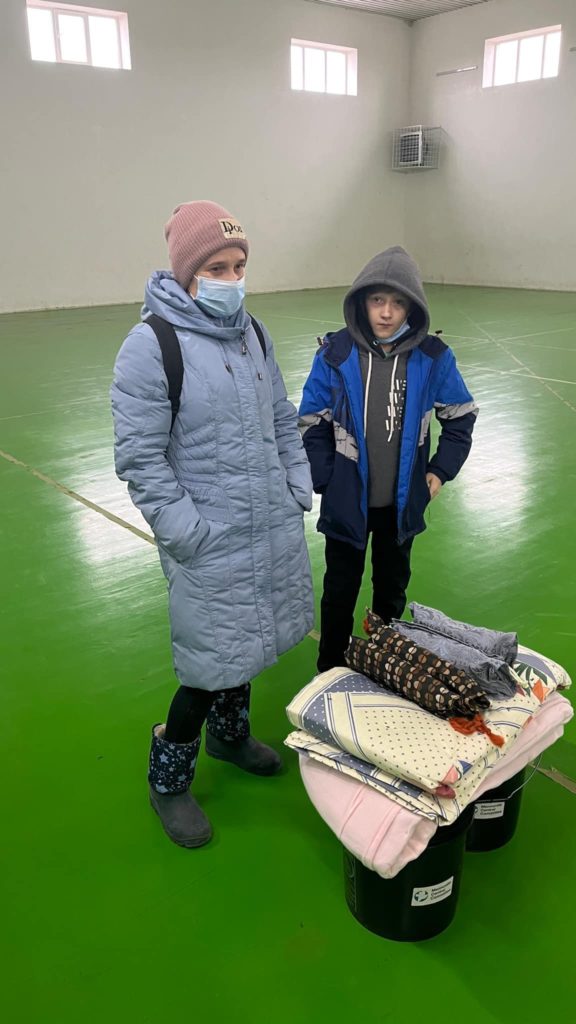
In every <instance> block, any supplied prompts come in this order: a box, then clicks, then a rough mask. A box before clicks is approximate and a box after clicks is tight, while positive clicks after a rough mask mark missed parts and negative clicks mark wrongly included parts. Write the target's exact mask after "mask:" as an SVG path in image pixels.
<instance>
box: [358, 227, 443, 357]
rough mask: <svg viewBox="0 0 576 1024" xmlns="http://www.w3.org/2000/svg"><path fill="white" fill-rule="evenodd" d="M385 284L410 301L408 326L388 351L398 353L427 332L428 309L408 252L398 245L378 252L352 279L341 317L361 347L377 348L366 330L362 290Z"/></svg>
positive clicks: (416, 343)
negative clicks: (408, 329)
mask: <svg viewBox="0 0 576 1024" xmlns="http://www.w3.org/2000/svg"><path fill="white" fill-rule="evenodd" d="M374 287H386V288H392V289H394V291H399V292H402V293H403V294H404V295H407V296H408V298H409V299H410V300H411V302H412V309H411V310H410V313H409V316H408V323H409V324H410V327H411V330H410V331H409V332H408V334H405V335H404V336H403V337H402V338H399V340H398V341H397V342H396V344H395V345H393V348H392V352H393V354H394V355H398V354H400V353H403V352H409V351H410V350H411V349H413V348H415V347H416V345H418V344H419V343H420V342H421V341H422V339H423V338H425V337H426V335H427V334H428V330H429V327H430V313H429V311H428V303H427V301H426V296H425V295H424V289H423V287H422V280H421V278H420V271H419V270H418V267H417V266H416V263H415V262H414V260H413V259H412V257H411V256H409V255H408V253H407V252H406V250H405V249H403V248H402V246H400V245H393V246H392V247H391V248H390V249H385V250H384V252H381V253H378V255H377V256H374V257H373V258H372V259H371V260H370V262H369V263H367V264H366V266H365V267H364V269H363V270H361V271H360V273H359V274H358V277H357V278H356V280H355V281H354V283H353V285H352V287H351V288H350V291H349V292H348V293H347V295H346V296H345V298H344V319H345V321H346V326H347V327H348V330H349V331H350V334H351V335H352V337H353V338H354V341H355V342H357V343H358V345H360V346H361V348H363V349H364V350H369V351H375V350H378V349H379V346H378V344H377V343H374V341H373V338H372V336H371V332H370V331H369V325H368V318H367V316H366V314H365V313H364V314H363V312H362V310H363V308H364V297H363V292H364V291H365V289H367V288H374Z"/></svg>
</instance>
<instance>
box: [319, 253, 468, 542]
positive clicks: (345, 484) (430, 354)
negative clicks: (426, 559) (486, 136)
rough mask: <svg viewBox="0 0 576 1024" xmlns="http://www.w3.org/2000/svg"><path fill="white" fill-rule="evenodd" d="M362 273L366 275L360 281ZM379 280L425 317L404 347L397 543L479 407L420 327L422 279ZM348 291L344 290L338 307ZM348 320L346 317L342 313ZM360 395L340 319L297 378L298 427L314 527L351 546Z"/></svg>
mask: <svg viewBox="0 0 576 1024" xmlns="http://www.w3.org/2000/svg"><path fill="white" fill-rule="evenodd" d="M388 253H393V257H392V266H397V265H398V263H399V262H400V264H402V261H403V262H404V264H406V261H407V260H408V261H410V264H412V266H413V267H415V264H413V261H411V258H410V257H408V255H407V254H406V253H404V251H403V250H401V249H398V248H395V249H394V250H387V254H388ZM398 254H400V256H399V255H398ZM382 255H386V254H382ZM379 259H380V267H381V265H382V262H381V257H379ZM369 267H370V264H369ZM364 275H365V272H364ZM365 280H366V275H365V276H364V279H363V280H362V282H361V283H362V284H363V285H364V281H365ZM379 280H382V274H381V272H380V277H379ZM368 283H369V284H370V281H369V282H368ZM386 284H387V286H389V287H395V288H397V289H398V290H402V291H403V292H404V293H407V294H409V295H410V297H411V298H412V300H413V302H414V303H416V304H417V307H418V312H419V314H420V320H419V326H420V327H421V326H422V324H423V323H424V324H425V328H426V330H425V331H424V336H423V337H418V340H417V343H416V344H415V345H414V347H413V348H411V350H410V351H409V352H408V354H407V364H406V400H405V406H404V418H403V423H402V432H401V440H400V450H399V457H398V467H397V476H396V488H395V493H396V502H395V504H396V510H397V522H398V543H402V542H403V541H405V540H407V539H408V538H410V537H413V536H414V535H415V534H417V533H420V532H422V531H423V530H424V529H425V528H426V524H425V522H424V511H425V509H426V506H427V505H428V503H429V501H430V493H429V489H428V485H427V483H426V473H427V472H433V473H435V474H436V476H437V477H439V479H440V480H441V481H442V483H445V482H446V481H447V480H452V479H453V478H454V477H455V476H456V474H457V473H458V471H459V470H460V469H461V467H462V465H463V464H464V462H465V460H466V458H467V456H468V453H469V451H470V446H471V443H472V431H473V428H474V422H475V419H476V415H477V412H478V410H477V406H476V404H475V403H474V400H473V398H472V395H471V394H470V392H469V391H468V389H467V387H466V385H465V383H464V381H463V379H462V377H461V375H460V373H459V371H458V368H457V366H456V360H455V357H454V353H453V352H452V350H451V349H450V348H449V347H448V346H447V345H446V344H445V343H444V342H443V341H441V340H440V338H438V337H437V336H435V335H430V334H428V333H427V326H428V322H429V321H428V311H427V308H426V307H425V299H424V298H423V291H422V286H421V284H420V283H419V282H417V283H414V282H412V285H410V284H407V283H406V279H405V277H403V276H401V275H396V276H394V275H390V274H388V275H387V278H386ZM418 285H419V287H418ZM355 287H356V290H357V285H356V283H355V286H353V288H352V290H351V291H352V292H353V291H354V289H355ZM349 297H350V293H349V296H347V299H346V301H345V312H346V309H347V303H349ZM424 311H425V314H426V315H425V318H424V317H423V313H424ZM347 320H348V322H349V323H350V320H349V318H348V317H347ZM353 326H354V325H353ZM418 334H419V335H421V334H422V331H419V332H418ZM364 400H365V395H364V386H363V381H362V374H361V369H360V358H359V352H358V346H357V344H356V341H355V339H354V337H353V336H352V333H351V331H350V329H349V328H348V327H347V328H344V329H343V330H341V331H338V332H337V333H336V334H332V335H328V336H327V337H326V338H325V340H324V343H323V344H322V346H321V347H320V348H319V349H318V351H317V353H316V356H315V358H314V362H313V365H312V369H311V372H310V375H309V377H308V380H307V381H306V384H305V386H304V392H303V397H302V403H301V405H300V429H301V432H302V436H303V441H304V447H305V448H306V452H307V454H308V459H309V461H310V466H311V469H312V480H313V484H314V490H315V491H316V492H317V493H319V494H321V495H322V501H321V507H320V518H319V520H318V526H317V528H318V530H319V531H320V532H322V533H325V534H326V535H327V536H329V537H333V538H335V539H336V540H341V541H345V542H347V543H349V544H352V545H354V547H357V548H364V547H365V546H366V539H367V516H368V453H367V449H366V441H365V435H364ZM433 412H434V413H435V414H436V417H437V418H438V420H439V422H440V424H441V433H440V437H439V441H438V447H437V450H436V452H435V453H434V455H433V456H432V458H430V420H431V418H432V413H433Z"/></svg>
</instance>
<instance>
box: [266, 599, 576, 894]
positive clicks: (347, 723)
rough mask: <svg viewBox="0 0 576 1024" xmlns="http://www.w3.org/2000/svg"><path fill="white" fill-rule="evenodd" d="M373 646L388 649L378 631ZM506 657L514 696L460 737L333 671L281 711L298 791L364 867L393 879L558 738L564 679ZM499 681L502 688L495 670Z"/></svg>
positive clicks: (519, 651) (536, 663) (415, 708)
mask: <svg viewBox="0 0 576 1024" xmlns="http://www.w3.org/2000/svg"><path fill="white" fill-rule="evenodd" d="M437 614H439V613H437ZM448 621H449V622H450V621H451V620H448ZM371 626H372V627H375V629H373V631H372V637H371V640H372V639H373V637H374V632H375V631H376V630H378V629H380V628H381V627H380V625H379V624H378V623H377V622H375V621H374V620H372V622H371ZM395 626H396V624H395ZM386 628H387V627H384V629H386ZM468 628H472V629H473V628H475V627H468ZM369 629H370V626H369ZM390 632H394V630H391V631H390ZM508 636H509V634H508ZM382 638H384V642H385V643H387V642H388V641H389V637H388V634H381V636H380V640H382ZM391 642H392V643H394V644H395V643H396V641H395V640H392V641H391ZM420 642H421V641H419V643H420ZM362 643H366V642H365V641H362ZM368 643H370V641H368ZM514 655H515V660H514V662H513V664H512V665H508V664H507V663H506V669H507V675H508V674H509V679H510V680H511V681H512V683H513V691H512V693H509V695H508V696H507V697H505V698H504V699H497V700H496V699H494V698H493V696H491V697H490V701H489V705H490V706H489V707H483V708H482V715H481V718H482V720H483V722H484V725H485V729H484V731H483V732H478V731H474V732H472V731H469V732H462V731H459V730H458V729H457V728H454V720H452V721H451V720H450V719H448V718H446V717H443V716H442V717H441V716H440V715H439V714H438V713H431V712H430V711H429V710H426V708H425V707H422V706H419V705H418V704H417V703H415V702H414V701H413V700H411V699H410V700H409V699H406V697H403V696H399V694H398V693H397V692H396V693H393V692H390V690H389V689H384V688H383V686H382V685H381V684H380V683H378V682H375V681H374V679H370V678H368V676H367V675H365V674H363V673H359V672H356V671H354V670H351V669H348V668H344V667H342V668H335V669H332V670H331V671H330V672H325V673H322V674H321V675H319V676H317V677H316V678H315V679H313V680H312V681H311V682H310V683H309V684H308V685H307V686H305V687H304V689H303V690H301V691H300V693H299V694H297V696H296V697H295V698H294V700H293V701H292V702H291V703H290V705H289V707H288V709H287V712H288V718H289V720H290V722H291V723H292V725H293V726H294V727H295V730H296V731H294V732H292V733H291V734H290V735H289V736H288V738H287V740H286V744H287V746H289V747H291V748H293V749H294V750H296V751H297V752H298V753H299V755H300V769H301V773H302V777H303V780H304V784H305V786H306V789H307V792H308V794H309V796H310V798H311V800H312V802H313V803H314V805H315V806H316V808H317V810H318V811H319V813H320V814H321V815H322V817H323V818H324V819H325V821H326V822H327V823H328V825H329V826H330V827H331V828H332V829H333V831H334V832H335V833H336V835H337V836H338V838H339V839H340V840H341V841H342V843H343V844H344V845H345V846H346V847H347V848H348V849H349V850H350V852H351V853H353V854H354V855H355V856H356V857H357V858H358V859H359V860H361V861H362V863H363V864H364V865H365V866H366V867H369V868H372V869H374V870H376V871H377V872H378V873H379V874H381V875H382V876H383V877H385V878H392V877H394V876H395V875H396V874H397V873H398V871H400V870H401V869H402V867H404V866H405V865H406V864H407V863H408V862H409V861H410V860H413V859H414V858H415V857H417V856H419V854H420V853H422V851H423V850H424V849H425V848H426V846H427V844H428V842H429V841H430V839H431V837H432V835H433V834H434V832H435V831H436V828H437V827H438V826H442V825H448V824H451V823H452V822H453V821H455V820H456V818H457V817H458V816H459V815H460V814H461V812H462V811H463V809H464V808H465V807H466V806H467V805H468V804H469V803H471V802H473V801H474V800H476V799H477V798H478V797H479V796H480V795H482V794H483V793H484V792H486V791H487V790H489V789H493V788H494V787H496V786H499V785H501V784H502V783H503V782H504V781H506V780H507V779H509V778H511V777H512V776H513V775H514V774H516V773H517V772H519V771H520V770H521V769H522V768H523V767H525V766H526V764H528V762H529V761H530V760H532V759H533V758H534V757H537V756H538V755H539V754H540V753H541V752H542V751H543V750H545V749H546V748H547V747H548V746H550V744H551V743H553V742H555V740H556V739H558V738H559V736H561V735H562V733H563V729H564V725H565V724H566V723H567V722H568V721H569V720H570V718H571V717H572V714H573V711H572V707H571V705H570V703H569V701H567V700H566V699H565V698H564V697H561V696H560V694H559V693H557V692H556V691H557V690H559V689H566V688H567V687H568V686H570V677H569V676H568V675H567V673H566V672H565V670H564V669H563V668H561V666H559V665H557V664H556V663H555V662H553V661H551V660H550V659H548V658H544V657H543V656H542V655H539V654H537V653H536V652H534V651H531V650H529V649H528V648H525V647H518V646H517V644H516V642H515V641H514ZM351 660H352V662H353V663H354V656H352V657H351ZM407 664H410V663H409V662H408V663H407ZM462 671H464V672H466V674H467V675H469V674H470V673H469V672H468V670H466V669H463V670H462ZM492 671H493V667H492V668H491V672H492ZM500 671H501V666H500ZM431 678H433V677H431ZM472 678H473V679H476V677H475V676H472ZM498 679H499V682H498V684H497V685H498V686H500V685H504V681H503V680H504V673H501V675H500V676H499V677H498ZM436 682H438V680H436ZM459 682H460V683H462V680H459ZM476 682H477V679H476ZM440 685H444V684H443V683H441V684H440ZM506 685H507V686H508V684H506ZM510 689H511V687H509V690H510ZM468 695H470V691H469V693H468ZM471 710H472V709H471V708H470V709H468V711H471ZM494 737H497V738H498V740H499V743H498V744H497V743H495V742H494Z"/></svg>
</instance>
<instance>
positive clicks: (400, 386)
mask: <svg viewBox="0 0 576 1024" xmlns="http://www.w3.org/2000/svg"><path fill="white" fill-rule="evenodd" d="M374 287H386V288H390V289H393V290H394V291H399V292H402V293H403V294H404V295H407V296H408V298H409V299H410V300H411V302H412V308H411V310H410V313H409V315H408V323H409V324H410V330H409V331H408V332H407V333H406V334H404V335H403V336H402V337H401V338H400V339H399V340H398V341H397V342H396V343H395V344H393V346H392V350H391V351H390V352H389V353H388V354H387V353H385V352H383V350H382V346H381V344H379V343H378V341H376V340H375V339H374V337H373V335H372V332H371V331H370V325H369V321H368V317H367V315H366V313H365V305H364V294H363V293H364V292H365V290H366V289H368V288H374ZM344 318H345V320H346V326H347V327H348V330H349V331H350V334H351V335H352V338H353V339H354V341H355V343H356V345H357V347H358V352H359V355H360V367H361V370H362V381H363V384H364V433H365V437H366V447H367V450H368V472H369V485H368V487H369V489H368V504H369V506H370V508H385V507H387V506H389V505H393V504H394V498H395V492H396V475H397V467H398V453H399V450H400V437H401V433H402V418H403V413H404V403H405V394H406V360H407V356H408V353H409V352H410V351H411V350H412V349H413V348H416V346H417V345H419V344H420V342H421V341H422V340H423V339H424V338H425V337H426V335H427V334H428V328H429V325H430V315H429V313H428V304H427V302H426V296H425V295H424V290H423V288H422V281H421V279H420V272H419V270H418V267H417V266H416V264H415V262H414V260H413V259H412V257H411V256H409V255H408V253H407V252H406V251H405V250H404V249H402V247H401V246H399V245H395V246H392V247H391V248H390V249H386V250H385V252H382V253H379V254H378V255H377V256H374V257H373V259H371V260H370V262H369V263H367V264H366V266H365V267H364V269H363V270H362V271H361V272H360V273H359V274H358V277H357V278H356V280H355V281H354V283H353V285H352V287H351V288H350V291H349V292H348V294H347V295H346V297H345V299H344Z"/></svg>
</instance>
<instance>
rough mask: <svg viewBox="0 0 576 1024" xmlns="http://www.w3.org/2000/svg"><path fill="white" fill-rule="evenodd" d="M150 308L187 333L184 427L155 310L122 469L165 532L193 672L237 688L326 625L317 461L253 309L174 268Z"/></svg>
mask: <svg viewBox="0 0 576 1024" xmlns="http://www.w3.org/2000/svg"><path fill="white" fill-rule="evenodd" d="M150 313H155V314H157V315H158V316H160V317H163V318H164V319H165V320H167V321H168V322H169V323H171V324H172V325H173V327H174V328H175V329H176V333H177V335H178V340H179V342H180V347H181V350H182V358H183V363H184V378H183V384H182V392H181V401H180V410H179V412H178V415H177V417H176V420H175V423H174V427H173V429H172V432H170V427H171V419H172V417H171V406H170V402H169V399H168V382H167V379H166V376H165V373H164V368H163V364H162V357H161V353H160V347H159V345H158V342H157V339H156V336H155V335H154V333H153V331H152V329H151V327H150V326H149V325H147V324H146V323H145V322H142V323H140V324H138V325H137V326H135V327H134V328H133V329H132V330H131V331H130V334H129V335H128V337H127V338H126V340H125V341H124V343H123V345H122V347H121V349H120V352H119V354H118V357H117V359H116V364H115V368H114V381H113V384H112V391H111V397H112V408H113V416H114V428H115V449H114V451H115V462H116V472H117V474H118V476H119V477H120V479H121V480H126V481H127V482H128V490H129V493H130V496H131V498H132V500H133V502H134V504H135V505H136V506H137V507H138V508H139V509H140V511H141V512H142V515H143V516H144V518H145V519H146V521H147V522H148V524H149V525H150V527H151V529H152V531H153V533H154V536H155V538H156V541H157V544H158V551H159V554H160V561H161V564H162V568H163V570H164V573H165V576H166V578H167V581H168V592H169V609H170V624H171V633H172V649H173V658H174V667H175V671H176V675H177V677H178V679H179V681H180V683H181V684H183V685H185V686H193V687H199V688H203V689H207V690H223V689H228V688H231V687H236V686H239V685H240V684H242V683H245V682H247V681H248V680H250V679H251V678H252V677H253V676H255V675H256V674H257V673H259V672H261V671H262V670H263V669H264V668H266V667H267V666H269V665H272V664H273V663H274V662H275V661H276V660H277V658H278V656H279V655H280V654H282V652H283V651H286V650H288V649H289V648H290V647H292V646H293V645H294V644H296V643H298V642H299V641H300V640H301V639H302V638H303V637H304V636H305V634H306V633H307V632H308V630H310V629H311V627H312V624H313V614H314V613H313V600H312V584H311V574H310V564H309V559H308V553H307V549H306V543H305V538H304V529H303V513H304V510H305V509H310V507H311V503H312V483H311V479H310V469H309V465H308V460H307V457H306V452H305V451H304V448H303V446H302V441H301V439H300V435H299V432H298V426H297V417H296V410H295V408H294V406H293V405H292V404H291V403H290V402H289V401H288V399H287V397H286V389H285V387H284V382H283V380H282V375H281V373H280V369H279V367H278V364H277V363H276V360H275V358H274V350H273V346H272V342H271V339H270V336H269V335H268V333H267V332H266V330H265V328H262V329H263V333H264V337H265V340H266V358H264V354H263V352H262V349H261V346H260V344H259V341H258V338H257V336H256V333H255V331H254V328H253V327H252V324H251V322H250V318H249V316H248V314H247V313H246V312H245V310H244V308H242V309H241V310H240V311H239V313H238V314H236V316H234V317H231V318H227V319H226V320H222V319H220V320H219V319H215V318H213V317H210V316H208V315H206V314H205V313H204V312H203V311H202V310H201V309H200V307H199V306H198V305H197V304H196V303H195V302H194V300H193V299H192V298H191V297H190V295H188V294H187V292H185V291H184V290H183V289H182V288H181V287H180V285H179V284H178V283H177V282H176V281H175V280H174V278H173V277H172V275H171V274H169V273H168V272H165V271H159V272H157V273H155V274H154V275H153V276H152V277H151V278H150V280H149V282H148V285H147V288H146V297H145V305H144V307H143V310H142V319H143V321H145V318H146V316H148V315H149V314H150Z"/></svg>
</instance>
